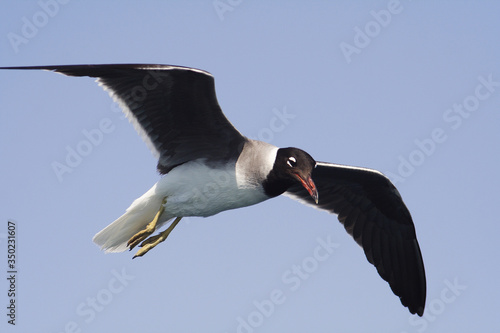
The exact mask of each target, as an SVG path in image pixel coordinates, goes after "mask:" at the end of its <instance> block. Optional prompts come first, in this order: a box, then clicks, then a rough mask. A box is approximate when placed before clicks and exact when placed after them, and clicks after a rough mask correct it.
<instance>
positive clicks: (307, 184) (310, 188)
mask: <svg viewBox="0 0 500 333" xmlns="http://www.w3.org/2000/svg"><path fill="white" fill-rule="evenodd" d="M296 175H297V179H298V180H300V182H301V183H302V186H304V188H305V189H306V190H307V192H309V195H310V196H311V197H312V198H313V199H314V202H316V205H317V204H318V201H319V196H318V190H317V189H316V185H315V184H314V182H313V180H312V178H311V176H308V177H307V179H304V178H303V177H302V176H300V175H299V174H296Z"/></svg>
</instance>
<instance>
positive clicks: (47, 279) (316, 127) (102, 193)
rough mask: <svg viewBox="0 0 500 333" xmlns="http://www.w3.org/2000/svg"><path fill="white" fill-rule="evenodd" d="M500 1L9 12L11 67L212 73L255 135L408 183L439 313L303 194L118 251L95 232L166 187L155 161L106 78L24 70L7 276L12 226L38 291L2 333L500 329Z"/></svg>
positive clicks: (2, 226)
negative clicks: (103, 247) (142, 249)
mask: <svg viewBox="0 0 500 333" xmlns="http://www.w3.org/2000/svg"><path fill="white" fill-rule="evenodd" d="M499 9H500V6H499V4H498V2H495V1H482V2H475V3H473V2H466V1H439V2H437V1H435V2H430V1H410V0H401V1H366V2H360V1H357V2H354V1H336V2H326V1H307V2H306V1H304V2H298V1H288V2H284V1H274V2H264V1H245V0H242V1H229V0H221V1H191V2H189V3H188V2H180V1H177V2H174V1H168V2H167V1H164V2H160V1H142V2H132V1H86V2H79V1H68V0H65V1H63V0H59V1H56V0H41V1H38V2H35V1H16V2H9V3H8V4H7V3H6V4H4V10H2V11H1V12H0V36H1V38H0V49H1V50H2V51H1V54H2V57H1V59H2V60H1V63H0V65H1V66H19V65H51V64H91V63H159V64H173V65H183V66H191V67H196V68H201V69H204V70H207V71H209V72H211V73H212V74H213V75H214V76H215V81H216V89H217V96H218V100H219V103H220V105H221V107H222V109H223V110H224V112H225V114H226V115H227V117H228V118H229V119H230V120H231V121H232V122H233V124H234V125H235V126H236V127H237V128H238V129H239V130H240V131H241V132H242V133H244V134H245V135H247V136H249V137H252V138H258V139H263V140H266V141H268V142H271V143H273V144H275V145H277V146H282V147H284V146H296V147H300V148H302V149H304V150H306V151H308V152H309V153H310V154H311V155H312V156H313V157H314V158H315V159H316V160H318V161H327V162H334V163H341V164H348V165H355V166H364V167H370V168H375V169H378V170H380V171H382V172H384V173H386V174H388V175H389V176H390V178H391V179H393V181H394V182H395V184H396V185H397V187H398V189H399V191H400V192H401V194H402V196H403V198H404V200H405V202H406V204H407V206H408V208H409V209H410V211H411V213H412V216H413V219H414V222H415V225H416V230H417V236H418V240H419V243H420V246H421V249H422V253H423V257H424V262H425V268H426V273H427V283H428V293H427V307H426V313H425V315H424V317H422V318H419V317H414V316H411V315H410V314H409V312H408V311H407V309H406V308H404V307H403V306H402V305H401V304H400V302H399V300H398V298H397V297H396V296H394V295H393V294H392V292H391V290H390V288H389V286H388V285H387V283H386V282H385V281H383V280H382V279H381V278H380V277H379V276H378V274H377V273H376V270H375V269H374V268H373V267H372V266H371V265H370V264H369V263H368V262H367V261H366V259H365V256H364V254H363V251H362V250H361V249H360V248H359V247H358V246H357V245H356V243H355V242H354V241H353V240H352V239H351V238H350V237H349V236H348V235H347V233H346V232H345V231H344V229H343V227H342V225H341V224H340V223H339V222H338V220H337V219H336V217H335V216H333V215H329V214H327V213H324V212H321V211H317V210H314V209H311V208H309V207H306V206H303V205H301V204H299V203H297V202H294V201H293V200H290V199H289V198H285V197H283V198H277V199H273V200H269V201H267V202H265V203H262V204H259V205H256V206H253V207H248V208H244V209H240V210H235V211H229V212H224V213H221V214H218V215H216V216H213V217H210V218H206V219H203V218H187V219H184V220H183V221H181V223H180V224H179V225H178V226H177V228H176V229H175V230H174V232H173V233H172V234H171V235H170V237H169V239H168V240H167V241H166V242H165V243H163V244H161V245H160V246H158V247H157V248H156V249H154V250H153V251H151V252H150V253H148V254H147V255H146V256H145V257H143V258H140V259H135V260H132V259H131V258H132V253H121V254H108V255H105V254H104V253H102V252H100V251H99V249H98V248H97V247H96V246H95V245H94V244H93V243H92V241H91V239H92V236H93V235H94V234H95V233H96V232H97V231H99V230H101V229H102V228H103V227H105V226H106V225H107V224H109V223H110V222H112V221H113V220H115V219H116V218H117V217H118V216H120V215H121V214H122V213H123V212H124V210H125V209H126V208H127V207H128V206H129V204H130V203H131V202H132V201H133V200H134V199H136V198H137V197H139V196H140V195H142V194H143V193H144V192H145V191H146V190H147V189H149V188H150V187H151V186H152V185H153V184H154V183H155V182H156V181H157V180H158V179H159V176H158V174H157V173H156V170H155V167H156V161H155V159H154V158H153V156H152V154H151V153H150V152H149V151H148V149H147V147H146V145H145V144H144V143H143V142H142V141H141V139H140V138H139V136H138V135H137V134H136V133H135V132H134V130H133V128H132V126H131V125H130V124H129V123H128V121H127V120H125V119H124V118H123V116H122V114H121V113H120V112H119V110H118V108H117V106H116V105H114V104H113V102H112V100H111V99H110V98H109V97H108V96H107V93H105V92H104V91H102V90H101V88H99V87H98V86H97V85H96V84H95V83H94V82H93V80H92V79H88V78H69V77H64V76H62V75H56V74H52V73H48V72H43V71H30V72H28V71H25V72H23V71H3V72H1V74H0V104H1V109H2V111H1V112H0V138H1V139H0V154H1V155H0V156H1V158H2V163H1V165H0V168H1V171H2V172H0V180H1V184H2V189H1V191H0V201H1V203H2V204H1V206H0V207H1V209H0V242H1V244H0V249H1V253H3V255H0V257H1V258H3V259H2V260H1V261H2V263H1V264H0V267H2V273H3V276H7V275H8V274H7V270H8V268H7V262H6V260H7V259H6V258H7V240H6V236H7V231H8V229H7V228H8V225H7V224H8V221H9V220H12V221H15V222H16V225H17V227H16V228H17V229H16V232H17V237H18V238H17V244H18V247H17V261H16V265H17V270H18V274H17V280H16V281H17V284H16V288H17V290H16V291H17V295H18V297H17V299H16V305H17V308H16V313H17V318H16V327H12V325H9V324H8V323H7V319H8V318H7V316H6V313H7V310H6V306H7V305H8V302H9V298H8V297H7V295H6V294H7V291H8V289H9V285H8V283H7V280H6V279H2V280H3V282H2V283H0V294H1V295H2V296H1V297H0V302H1V307H0V308H2V309H4V310H2V311H3V312H5V313H2V316H1V318H3V319H2V321H1V323H0V327H1V331H2V332H15V331H18V332H20V331H23V332H30V331H32V332H33V331H38V332H105V331H120V330H121V331H124V332H131V331H138V330H143V331H150V332H165V331H166V332H217V333H219V332H220V333H226V332H227V333H229V332H246V333H249V332H306V331H307V332H332V331H336V332H366V331H370V332H394V333H402V332H407V333H414V332H440V331H443V330H446V331H450V332H451V331H454V332H471V331H485V332H487V331H491V330H492V328H493V327H498V326H499V324H500V323H499V320H498V314H497V310H498V309H499V308H500V300H499V299H500V297H499V296H500V295H499V294H500V293H499V291H498V281H499V280H500V272H499V265H498V258H497V257H496V254H497V237H498V236H497V235H498V233H499V232H500V227H499V224H498V217H497V211H496V208H497V207H498V204H499V203H500V202H499V199H498V193H497V188H498V187H499V185H500V178H499V177H498V170H499V167H500V159H499V157H498V154H497V147H498V144H499V143H500V142H499V141H500V131H499V130H498V128H499V125H500V114H499V112H498V110H499V108H500V64H499V60H498V59H500V47H499V44H498V36H499V35H500V22H499V20H498V12H499ZM91 138H92V139H91ZM55 165H65V166H66V167H67V169H64V170H65V172H64V173H61V172H57V169H54V168H55ZM325 244H330V245H325ZM318 253H321V256H318V255H317V254H318ZM294 267H295V268H297V267H299V269H301V270H302V274H298V273H296V272H297V269H294Z"/></svg>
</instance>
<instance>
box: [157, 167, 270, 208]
mask: <svg viewBox="0 0 500 333" xmlns="http://www.w3.org/2000/svg"><path fill="white" fill-rule="evenodd" d="M240 169H241V168H240ZM237 170H238V163H236V164H235V163H232V164H228V165H227V166H226V167H225V168H224V169H215V168H210V167H208V166H206V165H205V164H204V163H202V162H201V161H193V162H189V163H186V164H183V165H181V166H178V167H176V168H174V169H173V170H172V171H170V172H169V173H168V174H166V175H165V176H164V177H163V178H162V179H161V180H160V181H159V182H158V183H157V184H156V188H155V192H156V193H155V195H159V196H163V197H165V196H166V197H167V204H166V205H165V214H164V215H168V216H169V217H174V216H211V215H214V214H217V213H219V212H221V211H224V210H228V209H235V208H240V207H245V206H250V205H254V204H256V203H259V202H261V201H264V200H266V199H268V198H269V197H268V196H266V195H265V194H264V191H263V189H262V187H261V186H260V185H258V184H257V183H254V184H253V186H250V183H251V182H250V181H247V180H242V179H240V178H239V177H240V176H242V174H241V172H240V173H238V171H237ZM240 171H241V170H240Z"/></svg>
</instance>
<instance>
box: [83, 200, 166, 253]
mask: <svg viewBox="0 0 500 333" xmlns="http://www.w3.org/2000/svg"><path fill="white" fill-rule="evenodd" d="M140 199H141V198H139V199H138V200H136V202H134V203H133V204H132V205H131V206H130V207H129V209H127V211H126V212H125V214H123V215H122V216H120V217H119V218H118V219H117V220H116V221H114V222H113V223H111V224H110V225H108V226H107V227H106V228H104V229H102V230H101V231H99V232H98V233H97V234H96V235H95V236H94V238H93V239H92V240H93V241H94V243H96V244H97V245H99V246H100V247H101V249H102V250H104V251H105V252H106V253H107V252H123V251H125V250H127V249H128V247H127V242H128V240H129V239H130V238H131V237H132V236H134V235H135V234H136V233H138V232H139V231H141V230H143V229H144V228H146V226H147V225H148V224H149V222H151V221H152V220H153V218H154V216H155V214H156V213H157V212H158V209H159V208H160V205H161V202H160V201H159V200H155V201H158V204H157V205H156V204H152V202H151V201H149V200H147V201H146V200H144V201H142V200H140ZM160 200H161V199H160ZM141 201H142V202H141ZM145 201H146V202H147V203H148V204H143V203H145ZM155 203H156V202H155ZM169 220H170V219H164V220H162V221H159V223H158V224H157V228H158V227H161V226H162V225H163V224H165V223H167V222H168V221H169Z"/></svg>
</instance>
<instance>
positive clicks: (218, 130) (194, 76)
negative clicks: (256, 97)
mask: <svg viewBox="0 0 500 333" xmlns="http://www.w3.org/2000/svg"><path fill="white" fill-rule="evenodd" d="M1 69H44V70H51V71H54V72H57V73H61V74H65V75H69V76H90V77H96V78H97V82H99V84H100V85H102V86H103V87H104V89H105V90H107V91H108V92H109V94H110V95H111V96H112V97H113V98H114V99H115V100H116V101H117V102H118V103H119V104H120V106H121V107H122V109H123V111H124V112H125V114H126V115H127V117H128V118H129V120H130V122H132V124H133V125H134V127H135V129H136V130H137V131H138V132H139V134H140V135H141V136H142V138H143V139H144V141H146V143H147V144H148V146H149V148H150V149H151V150H152V151H153V153H154V154H155V155H156V157H158V158H159V161H158V170H159V172H160V173H162V174H165V173H167V172H168V171H170V170H171V169H172V168H173V167H175V166H177V165H180V164H183V163H185V162H188V161H191V160H194V159H198V158H205V159H206V160H207V162H210V161H214V162H215V161H227V160H229V159H234V158H236V157H237V156H238V155H239V152H240V151H241V148H242V147H243V144H244V142H245V141H246V138H245V137H244V136H242V135H241V134H240V133H239V132H238V131H237V130H236V129H235V128H234V127H233V125H232V124H231V123H230V122H229V121H228V120H227V118H226V117H225V116H224V114H223V113H222V110H221V109H220V107H219V104H218V102H217V97H216V95H215V85H214V78H213V77H212V75H211V74H210V73H208V72H205V71H202V70H198V69H194V68H187V67H180V66H169V65H141V64H119V65H64V66H33V67H8V68H1Z"/></svg>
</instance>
